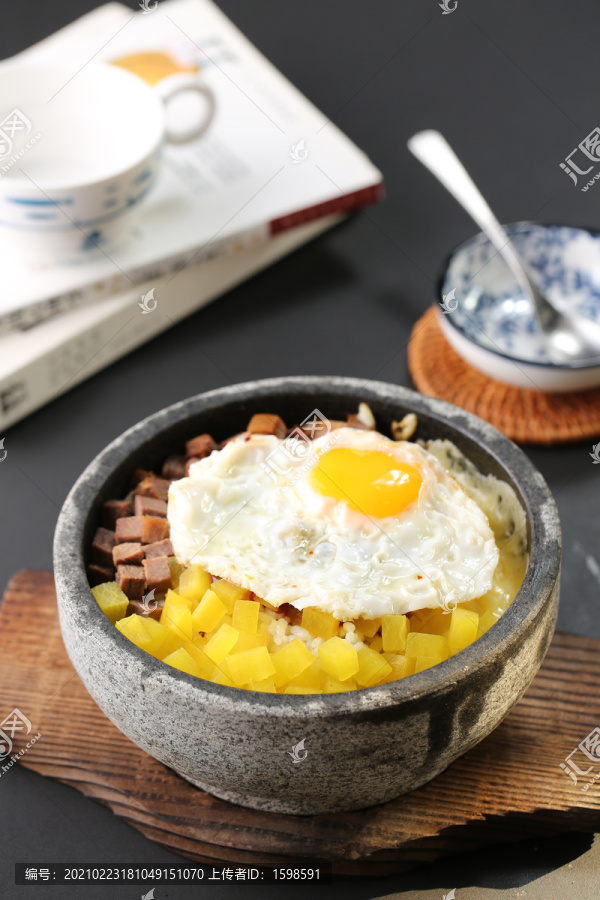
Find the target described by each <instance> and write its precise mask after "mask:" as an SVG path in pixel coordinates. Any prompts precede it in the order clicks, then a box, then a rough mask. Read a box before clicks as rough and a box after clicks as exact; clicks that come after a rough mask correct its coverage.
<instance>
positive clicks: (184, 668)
mask: <svg viewBox="0 0 600 900" xmlns="http://www.w3.org/2000/svg"><path fill="white" fill-rule="evenodd" d="M163 662H165V663H166V664H167V665H168V666H173V668H175V669H179V670H180V671H181V672H187V673H188V675H196V676H202V669H201V668H200V666H199V665H198V663H197V662H196V660H195V659H193V658H192V657H191V656H190V654H189V653H188V652H187V650H184V648H183V647H180V648H179V650H175V651H174V652H173V653H170V654H169V655H168V656H165V658H164V659H163Z"/></svg>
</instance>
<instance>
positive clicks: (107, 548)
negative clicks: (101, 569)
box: [90, 528, 117, 567]
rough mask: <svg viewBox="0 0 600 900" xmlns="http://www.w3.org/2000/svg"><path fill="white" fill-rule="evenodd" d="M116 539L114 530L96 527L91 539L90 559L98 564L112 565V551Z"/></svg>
mask: <svg viewBox="0 0 600 900" xmlns="http://www.w3.org/2000/svg"><path fill="white" fill-rule="evenodd" d="M116 542H117V539H116V537H115V532H114V531H109V530H108V528H98V529H97V531H96V534H95V535H94V540H93V541H92V552H91V554H90V561H91V562H93V563H96V565H99V566H108V567H110V566H112V564H113V558H112V551H113V547H114V546H115V544H116Z"/></svg>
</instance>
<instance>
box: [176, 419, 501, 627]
mask: <svg viewBox="0 0 600 900" xmlns="http://www.w3.org/2000/svg"><path fill="white" fill-rule="evenodd" d="M168 519H169V524H170V530H171V542H172V544H173V549H174V551H175V555H176V557H177V559H178V560H179V562H180V563H182V564H183V565H189V564H191V563H195V564H199V565H201V566H202V567H204V568H205V569H207V570H208V571H209V572H211V573H212V574H213V575H216V576H219V577H222V578H226V579H227V580H228V581H231V582H233V583H234V584H237V585H240V586H241V587H244V588H248V589H250V590H252V591H254V592H255V594H256V595H257V596H258V597H260V598H262V599H264V600H266V601H267V602H268V603H270V604H271V605H272V606H275V607H278V606H280V605H281V604H283V603H290V604H292V605H293V606H295V607H296V608H297V609H303V608H304V607H307V606H312V607H317V608H319V609H322V610H325V611H327V612H330V613H332V614H333V615H334V616H335V617H336V618H338V619H342V620H347V619H354V618H357V617H359V616H363V617H365V618H374V617H376V616H381V615H389V614H402V613H407V612H411V611H414V610H417V609H423V608H435V607H439V606H442V605H443V604H444V603H445V604H448V603H450V602H454V603H461V602H465V601H467V600H472V599H474V598H475V597H479V596H481V595H482V594H485V593H486V591H488V590H489V589H490V587H491V584H492V576H493V574H494V570H495V568H496V566H497V564H498V557H499V554H498V548H497V545H496V542H495V539H494V535H493V532H492V530H491V528H490V525H489V522H488V520H487V518H486V516H485V513H484V512H483V511H482V510H481V509H480V508H479V506H478V505H477V504H476V503H475V501H474V500H472V499H471V498H470V497H469V496H468V495H467V493H466V492H465V490H463V488H462V487H461V485H460V484H459V483H458V482H457V481H456V479H455V478H453V476H452V475H451V474H450V473H449V472H448V471H446V469H444V467H443V466H442V465H440V463H439V462H438V460H437V459H436V458H435V456H433V454H431V453H429V452H428V451H427V450H425V449H424V448H423V447H420V446H418V445H417V444H414V443H410V442H407V441H393V440H391V439H389V438H387V437H385V436H384V435H382V434H379V433H378V432H376V431H367V430H359V429H354V428H347V427H345V428H339V429H337V430H334V431H332V432H330V433H329V434H326V435H323V436H321V437H319V438H317V439H316V440H313V441H308V440H306V441H305V440H302V439H290V438H287V439H285V440H283V441H282V440H280V439H278V438H277V437H275V436H274V435H256V434H253V435H241V436H239V437H237V438H235V439H234V440H232V441H230V442H229V443H227V444H226V445H225V446H224V447H223V449H221V450H215V451H213V453H211V454H210V456H208V457H206V458H205V459H201V460H199V461H198V462H196V463H194V464H193V465H191V466H190V469H189V476H188V477H186V478H182V479H180V480H179V481H175V482H173V483H172V484H171V487H170V489H169V502H168Z"/></svg>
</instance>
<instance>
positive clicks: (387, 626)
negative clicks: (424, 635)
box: [381, 616, 410, 653]
mask: <svg viewBox="0 0 600 900" xmlns="http://www.w3.org/2000/svg"><path fill="white" fill-rule="evenodd" d="M409 631H410V622H409V621H408V618H407V617H406V616H383V618H382V619H381V640H382V642H383V649H384V651H385V652H386V653H404V649H405V647H406V636H407V635H408V632H409Z"/></svg>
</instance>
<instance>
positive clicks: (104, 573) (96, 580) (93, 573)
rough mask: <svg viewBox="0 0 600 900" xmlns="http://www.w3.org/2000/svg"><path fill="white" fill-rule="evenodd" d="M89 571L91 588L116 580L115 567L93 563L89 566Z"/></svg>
mask: <svg viewBox="0 0 600 900" xmlns="http://www.w3.org/2000/svg"><path fill="white" fill-rule="evenodd" d="M87 571H88V579H89V582H90V585H91V587H96V585H97V584H106V582H107V581H114V580H115V567H114V566H98V565H96V563H91V564H90V565H89V566H88V570H87Z"/></svg>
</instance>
